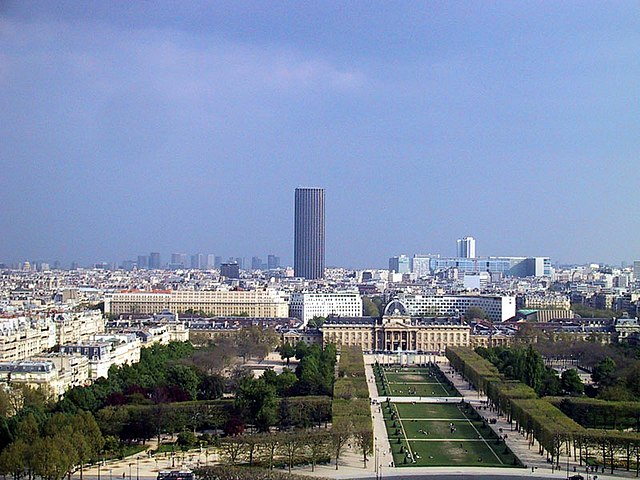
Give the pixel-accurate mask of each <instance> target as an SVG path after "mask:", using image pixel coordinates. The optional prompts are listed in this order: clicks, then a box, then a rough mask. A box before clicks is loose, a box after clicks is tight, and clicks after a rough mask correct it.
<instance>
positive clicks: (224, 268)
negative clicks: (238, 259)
mask: <svg viewBox="0 0 640 480" xmlns="http://www.w3.org/2000/svg"><path fill="white" fill-rule="evenodd" d="M220 275H222V276H223V277H227V278H240V266H239V265H238V264H237V263H235V262H234V263H223V264H222V265H220Z"/></svg>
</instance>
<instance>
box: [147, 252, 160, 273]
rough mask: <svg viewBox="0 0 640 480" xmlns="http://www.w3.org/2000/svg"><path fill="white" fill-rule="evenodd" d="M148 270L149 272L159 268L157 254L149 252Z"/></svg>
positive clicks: (158, 256) (158, 255)
mask: <svg viewBox="0 0 640 480" xmlns="http://www.w3.org/2000/svg"><path fill="white" fill-rule="evenodd" d="M149 268H150V269H151V270H158V269H159V268H160V254H159V253H158V252H151V253H150V254H149Z"/></svg>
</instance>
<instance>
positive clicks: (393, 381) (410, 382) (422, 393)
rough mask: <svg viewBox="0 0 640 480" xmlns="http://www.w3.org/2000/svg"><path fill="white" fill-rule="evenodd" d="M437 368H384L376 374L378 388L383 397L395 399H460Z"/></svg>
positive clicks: (458, 394)
mask: <svg viewBox="0 0 640 480" xmlns="http://www.w3.org/2000/svg"><path fill="white" fill-rule="evenodd" d="M435 368H437V367H432V368H426V367H420V368H418V367H413V368H401V367H384V368H382V369H381V371H382V373H380V372H376V386H377V388H378V394H379V395H381V396H394V397H459V396H460V393H459V392H458V391H457V390H456V388H455V387H453V386H452V385H449V384H448V382H447V381H446V380H445V379H444V377H443V375H442V373H441V372H440V371H439V370H435Z"/></svg>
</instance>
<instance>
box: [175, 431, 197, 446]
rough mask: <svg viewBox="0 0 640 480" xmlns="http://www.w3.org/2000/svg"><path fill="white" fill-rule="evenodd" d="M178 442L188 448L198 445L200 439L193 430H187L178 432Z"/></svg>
mask: <svg viewBox="0 0 640 480" xmlns="http://www.w3.org/2000/svg"><path fill="white" fill-rule="evenodd" d="M177 442H178V445H180V446H181V447H182V449H183V450H187V449H188V448H189V447H192V446H193V445H196V444H197V443H198V439H197V438H196V435H195V433H193V432H192V431H191V430H185V431H183V432H180V433H179V434H178V440H177Z"/></svg>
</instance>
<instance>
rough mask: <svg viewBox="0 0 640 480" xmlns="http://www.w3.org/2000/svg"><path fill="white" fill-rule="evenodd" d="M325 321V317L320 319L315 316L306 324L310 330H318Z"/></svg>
mask: <svg viewBox="0 0 640 480" xmlns="http://www.w3.org/2000/svg"><path fill="white" fill-rule="evenodd" d="M326 321H327V317H321V316H320V315H315V316H314V317H313V318H312V319H311V320H309V321H308V322H307V326H308V327H310V328H320V327H321V326H322V325H323V324H324V322H326Z"/></svg>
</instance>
